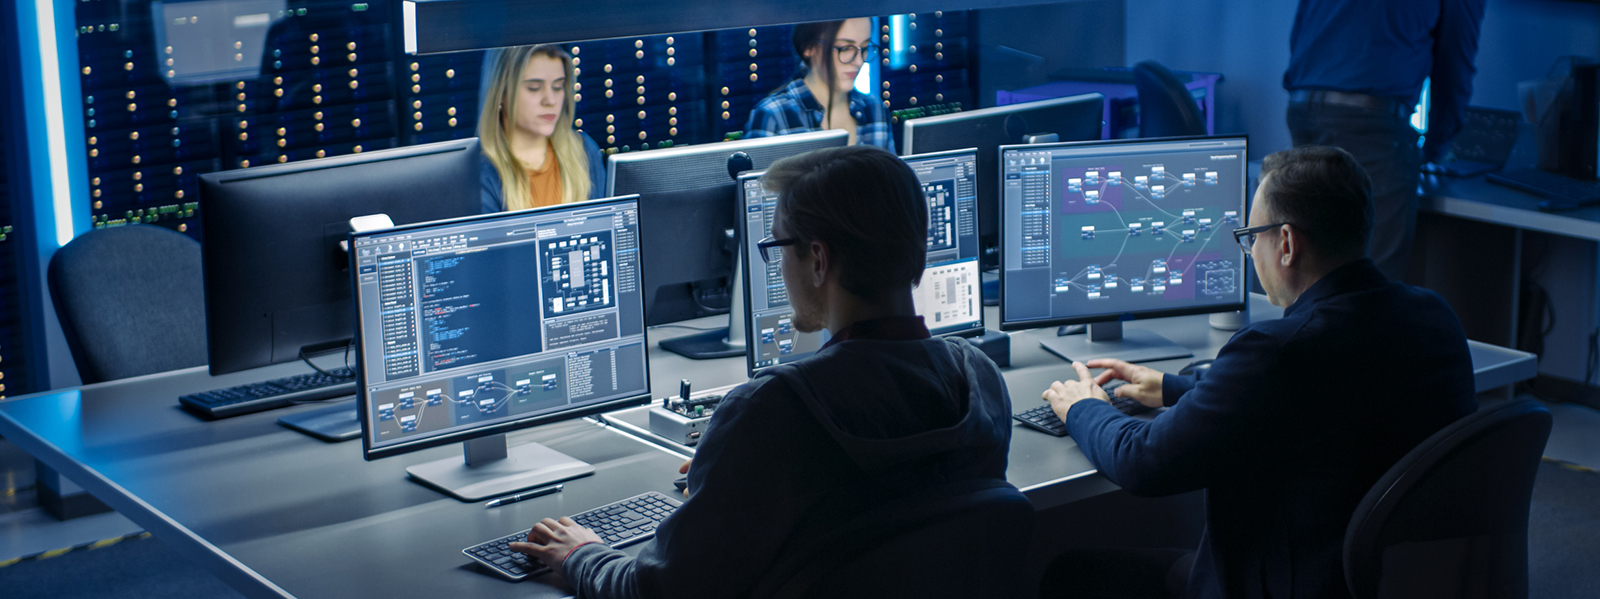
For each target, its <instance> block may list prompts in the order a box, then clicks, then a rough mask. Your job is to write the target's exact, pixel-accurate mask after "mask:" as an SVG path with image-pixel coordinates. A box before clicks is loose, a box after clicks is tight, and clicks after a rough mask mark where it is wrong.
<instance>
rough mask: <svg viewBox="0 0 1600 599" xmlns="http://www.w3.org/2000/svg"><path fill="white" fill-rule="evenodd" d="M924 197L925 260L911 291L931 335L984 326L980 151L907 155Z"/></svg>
mask: <svg viewBox="0 0 1600 599" xmlns="http://www.w3.org/2000/svg"><path fill="white" fill-rule="evenodd" d="M905 162H906V164H907V165H910V166H911V170H912V171H913V172H915V173H916V174H917V180H918V181H919V182H920V183H922V193H923V194H924V195H925V196H926V197H927V199H928V263H927V267H926V268H924V269H923V271H922V283H921V284H920V285H918V286H917V287H916V289H914V290H912V292H911V299H912V301H914V302H915V303H916V306H917V314H920V315H921V316H922V320H923V321H924V323H925V324H927V325H928V331H929V332H931V333H933V334H934V335H945V334H960V333H967V332H971V333H978V332H982V331H983V292H982V278H981V277H982V271H981V270H980V269H979V264H978V257H979V255H980V252H981V251H982V250H980V249H979V247H978V212H977V211H978V152H977V150H975V149H971V150H955V151H951V152H939V153H935V154H922V155H917V156H907V157H906V158H905Z"/></svg>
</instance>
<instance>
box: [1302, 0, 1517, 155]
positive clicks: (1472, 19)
mask: <svg viewBox="0 0 1600 599" xmlns="http://www.w3.org/2000/svg"><path fill="white" fill-rule="evenodd" d="M1484 2H1485V0H1300V10H1299V12H1298V13H1296V14H1295V19H1294V28H1293V29H1292V30H1291V31H1290V33H1289V70H1287V71H1285V72H1284V74H1283V87H1284V89H1288V90H1299V89H1306V90H1333V91H1342V92H1350V93H1358V94H1367V95H1372V96H1381V97H1388V98H1395V99H1399V100H1403V101H1405V102H1406V103H1407V105H1410V104H1415V103H1416V101H1417V98H1418V97H1419V96H1420V95H1421V94H1422V82H1423V80H1424V79H1428V78H1430V77H1431V78H1432V80H1433V82H1432V88H1431V93H1432V100H1433V101H1432V106H1431V107H1430V109H1429V112H1428V115H1429V123H1428V133H1427V141H1426V142H1425V144H1424V146H1423V155H1424V156H1439V155H1441V154H1443V153H1444V149H1445V148H1447V147H1448V144H1449V143H1450V138H1452V137H1454V136H1455V134H1456V131H1458V130H1460V129H1461V124H1462V122H1464V120H1465V118H1466V109H1467V103H1468V101H1469V100H1471V99H1472V76H1473V75H1474V74H1476V73H1477V72H1478V71H1477V68H1476V67H1474V66H1473V59H1474V57H1476V56H1477V54H1478V30H1479V26H1480V25H1481V24H1482V23H1483V5H1484Z"/></svg>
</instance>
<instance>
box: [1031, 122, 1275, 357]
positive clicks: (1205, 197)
mask: <svg viewBox="0 0 1600 599" xmlns="http://www.w3.org/2000/svg"><path fill="white" fill-rule="evenodd" d="M1247 161H1248V154H1247V151H1246V139H1245V137H1244V136H1233V137H1208V138H1184V139H1172V138H1168V139H1151V140H1126V141H1115V142H1086V143H1062V144H1041V145H1030V146H1006V147H1003V148H1001V156H1000V163H1001V165H1000V167H1001V169H1002V171H1001V175H1002V181H1003V185H1004V187H1003V189H1002V196H1003V197H1002V206H1001V211H1002V220H1001V238H1002V248H1001V251H1002V252H1003V254H1002V256H1001V264H1002V268H1001V289H1002V291H1001V302H1000V320H1001V328H1002V329H1022V328H1033V327H1040V326H1048V325H1056V324H1073V323H1086V322H1102V321H1112V320H1121V319H1127V318H1131V317H1160V316H1177V315H1182V314H1199V313H1207V312H1222V311H1233V310H1239V309H1242V307H1243V305H1244V302H1245V293H1246V288H1247V285H1246V282H1245V276H1246V270H1247V268H1248V265H1247V263H1246V259H1245V256H1244V252H1243V250H1241V249H1240V248H1239V245H1238V244H1237V243H1235V242H1234V239H1233V236H1232V231H1233V229H1235V228H1238V227H1242V226H1244V224H1243V223H1244V222H1245V221H1246V218H1245V211H1246V206H1247V204H1246V203H1247V201H1248V200H1247V198H1246V197H1245V189H1246V180H1245V177H1246V175H1245V165H1246V163H1247Z"/></svg>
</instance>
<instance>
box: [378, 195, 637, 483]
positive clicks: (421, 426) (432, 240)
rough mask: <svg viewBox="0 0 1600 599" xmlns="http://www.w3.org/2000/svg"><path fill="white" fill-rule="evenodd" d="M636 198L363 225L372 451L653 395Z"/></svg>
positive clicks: (489, 430) (494, 429)
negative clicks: (371, 228)
mask: <svg viewBox="0 0 1600 599" xmlns="http://www.w3.org/2000/svg"><path fill="white" fill-rule="evenodd" d="M638 216H639V206H638V198H637V196H631V197H627V198H619V199H608V200H597V201H594V202H585V203H582V204H568V205H562V206H555V207H551V208H545V209H537V210H529V211H521V212H508V213H501V214H495V215H489V216H483V217H474V218H468V219H461V220H454V221H443V222H439V223H432V224H425V225H418V226H414V227H403V228H398V229H390V230H387V231H379V232H374V233H368V234H359V235H353V236H352V237H351V240H352V247H353V252H352V254H353V255H352V260H353V261H354V263H355V270H356V271H357V273H356V298H355V300H356V305H357V319H358V323H359V328H358V335H359V349H360V351H359V356H360V373H361V379H360V385H361V387H360V397H359V401H360V402H361V406H360V412H361V414H360V416H361V419H362V427H363V441H364V442H365V444H366V447H367V452H368V458H369V459H371V458H374V457H382V455H387V454H390V453H399V452H401V451H410V450H412V449H420V448H421V447H426V446H432V445H437V444H441V443H447V442H453V441H460V440H463V439H466V438H471V437H475V436H481V435H489V434H497V433H500V432H505V431H507V430H512V429H515V428H522V427H524V426H532V425H534V424H539V423H543V422H550V421H554V420H560V419H565V418H573V417H578V416H583V415H587V414H590V413H594V412H597V411H600V410H602V409H609V408H611V407H614V406H615V405H616V404H617V402H619V400H621V401H623V402H630V403H631V402H637V401H644V400H646V399H648V397H649V392H650V382H649V381H650V379H649V372H648V364H647V362H646V341H645V326H644V302H643V295H642V293H641V292H640V290H641V287H642V285H641V283H640V257H639V235H638V233H639V218H638Z"/></svg>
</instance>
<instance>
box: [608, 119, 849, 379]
mask: <svg viewBox="0 0 1600 599" xmlns="http://www.w3.org/2000/svg"><path fill="white" fill-rule="evenodd" d="M849 141H850V135H849V134H848V133H847V132H845V131H843V130H830V131H815V132H810V133H797V134H794V135H780V136H777V137H762V138H756V139H745V140H738V141H730V142H721V143H712V144H700V145H693V146H680V147H674V148H665V149H660V150H649V151H644V152H630V153H627V154H613V155H612V156H611V157H610V167H609V168H608V169H607V171H606V189H607V191H608V193H610V194H611V195H623V194H634V193H636V194H639V195H640V206H641V208H640V209H641V210H643V211H644V213H645V216H646V217H647V218H644V219H642V220H643V222H645V224H646V226H650V227H657V228H658V229H659V231H655V232H653V233H656V234H653V235H647V236H646V237H647V238H648V239H650V240H651V243H656V244H659V245H663V246H664V247H666V248H668V249H669V250H670V251H667V252H662V253H660V254H657V253H651V254H650V255H651V256H656V255H661V256H674V258H672V259H663V260H652V261H650V263H649V264H647V265H646V267H645V273H644V288H645V318H646V320H647V321H648V322H649V324H650V325H652V326H654V325H659V324H666V323H669V322H677V321H679V320H684V319H688V318H696V317H700V316H710V315H713V314H723V313H731V314H738V313H739V312H741V309H740V308H739V307H738V306H737V303H738V302H739V301H741V299H740V298H739V294H738V290H739V284H738V281H736V280H735V278H736V272H737V270H738V268H737V266H735V260H736V259H737V258H736V257H737V255H738V252H737V247H738V246H737V240H736V239H734V238H733V233H734V231H735V228H734V222H733V221H734V219H735V217H736V216H737V214H738V207H737V201H736V200H737V198H736V195H737V194H736V193H735V191H734V189H733V187H732V184H733V182H734V181H733V178H732V177H731V176H730V175H731V173H729V164H728V163H729V158H730V157H732V156H734V155H736V154H743V155H745V156H747V157H748V158H749V161H750V163H751V164H750V166H748V167H745V168H747V169H765V168H766V167H767V165H769V164H771V163H772V162H774V161H776V160H778V159H781V158H785V157H788V156H794V155H796V154H803V153H805V152H809V151H811V150H816V149H821V148H834V147H842V146H844V145H845V144H847V143H849ZM730 322H734V323H736V324H737V319H734V318H731V317H730ZM730 331H732V332H731V334H730ZM743 339H744V333H743V332H742V331H739V330H738V328H737V326H730V327H729V328H728V329H722V328H718V329H715V330H712V331H706V332H702V333H697V334H694V335H686V336H683V337H676V338H673V339H668V340H665V341H663V342H662V344H661V346H662V347H663V348H666V349H667V350H669V351H673V352H676V353H679V354H682V355H684V356H687V357H690V358H696V359H700V358H726V357H731V356H737V355H742V354H744V351H745V350H744V345H743V343H744V342H743Z"/></svg>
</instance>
